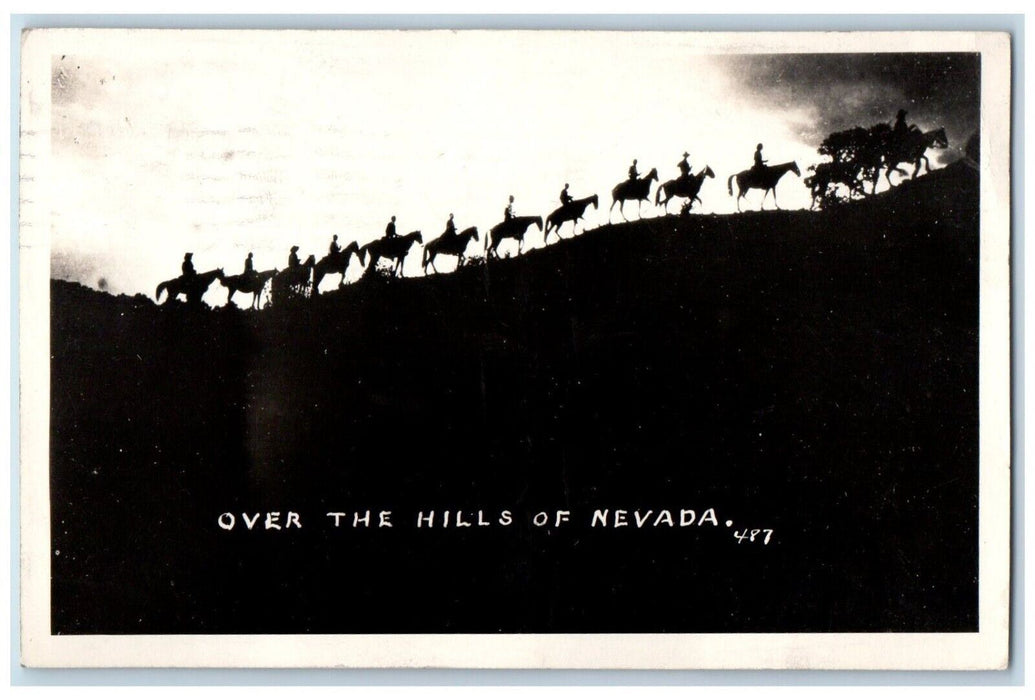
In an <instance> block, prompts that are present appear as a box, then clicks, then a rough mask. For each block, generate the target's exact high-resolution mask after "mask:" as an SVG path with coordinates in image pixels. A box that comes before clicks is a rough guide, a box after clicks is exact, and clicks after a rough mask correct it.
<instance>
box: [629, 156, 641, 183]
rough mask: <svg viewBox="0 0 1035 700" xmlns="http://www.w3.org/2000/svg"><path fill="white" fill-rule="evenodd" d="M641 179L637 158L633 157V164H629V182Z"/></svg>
mask: <svg viewBox="0 0 1035 700" xmlns="http://www.w3.org/2000/svg"><path fill="white" fill-rule="evenodd" d="M638 179H640V173H639V172H638V171H637V170H636V159H635V158H633V164H632V165H630V166H629V182H636V181H637V180H638Z"/></svg>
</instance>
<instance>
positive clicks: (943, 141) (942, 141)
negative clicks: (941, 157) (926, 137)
mask: <svg viewBox="0 0 1035 700" xmlns="http://www.w3.org/2000/svg"><path fill="white" fill-rule="evenodd" d="M931 144H932V145H933V146H934V147H935V148H948V147H949V137H948V136H946V135H945V127H944V126H942V127H939V128H938V130H937V131H935V132H934V134H933V135H932V139H931Z"/></svg>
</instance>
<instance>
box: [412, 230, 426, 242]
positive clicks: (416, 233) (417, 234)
mask: <svg viewBox="0 0 1035 700" xmlns="http://www.w3.org/2000/svg"><path fill="white" fill-rule="evenodd" d="M410 237H411V238H413V239H414V240H415V241H417V242H418V243H424V236H422V235H420V231H414V232H413V233H411V234H410Z"/></svg>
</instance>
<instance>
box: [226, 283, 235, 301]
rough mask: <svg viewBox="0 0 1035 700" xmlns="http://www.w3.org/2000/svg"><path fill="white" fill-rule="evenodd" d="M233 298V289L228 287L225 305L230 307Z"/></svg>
mask: <svg viewBox="0 0 1035 700" xmlns="http://www.w3.org/2000/svg"><path fill="white" fill-rule="evenodd" d="M233 298H234V288H233V287H230V293H229V294H227V295H226V305H227V306H230V300H231V299H233Z"/></svg>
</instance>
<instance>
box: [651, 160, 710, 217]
mask: <svg viewBox="0 0 1035 700" xmlns="http://www.w3.org/2000/svg"><path fill="white" fill-rule="evenodd" d="M706 177H715V172H714V171H713V170H712V169H711V168H710V167H708V166H707V165H706V166H704V168H702V169H701V170H700V172H698V173H697V174H696V175H687V176H685V177H684V176H680V177H677V178H676V179H675V180H669V181H668V182H666V183H665V184H663V185H661V186H660V187H658V192H657V194H656V195H655V196H654V204H655V205H658V204H662V201H661V198H662V197H663V196H664V198H665V201H664V205H665V212H666V213H668V203H669V202H670V201H672V199H674V198H675V197H686V198H687V199H689V200H690V201H689V202H688V203H689V204H690V205H691V206H693V203H694V200H697V201H698V202H700V201H701V198H700V197H698V196H697V193H698V192H700V191H701V185H703V184H704V178H706Z"/></svg>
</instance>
